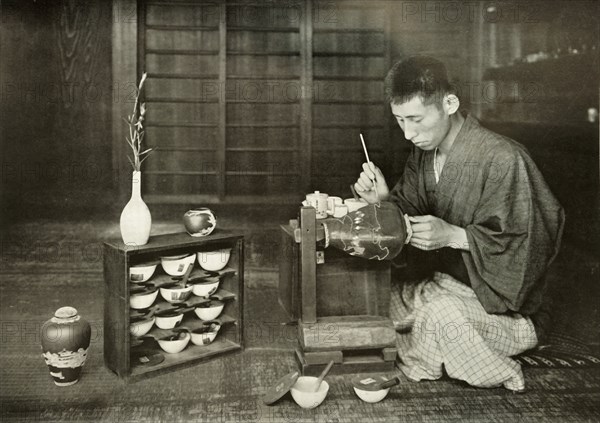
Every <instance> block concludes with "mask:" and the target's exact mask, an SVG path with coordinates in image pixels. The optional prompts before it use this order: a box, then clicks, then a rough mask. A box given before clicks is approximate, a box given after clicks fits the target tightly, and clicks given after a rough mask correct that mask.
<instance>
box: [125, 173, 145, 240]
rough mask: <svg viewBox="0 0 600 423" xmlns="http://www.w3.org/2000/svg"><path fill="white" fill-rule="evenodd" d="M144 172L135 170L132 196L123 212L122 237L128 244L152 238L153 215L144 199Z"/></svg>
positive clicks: (132, 181)
mask: <svg viewBox="0 0 600 423" xmlns="http://www.w3.org/2000/svg"><path fill="white" fill-rule="evenodd" d="M141 186H142V173H141V172H138V171H135V172H133V175H132V179H131V198H130V199H129V202H128V203H127V205H126V206H125V208H124V209H123V212H122V213H121V222H120V226H121V237H122V238H123V242H124V243H125V244H127V245H145V244H147V243H148V239H149V238H150V228H151V227H152V216H151V215H150V210H149V209H148V206H147V205H146V203H144V200H142V194H141V191H142V188H141Z"/></svg>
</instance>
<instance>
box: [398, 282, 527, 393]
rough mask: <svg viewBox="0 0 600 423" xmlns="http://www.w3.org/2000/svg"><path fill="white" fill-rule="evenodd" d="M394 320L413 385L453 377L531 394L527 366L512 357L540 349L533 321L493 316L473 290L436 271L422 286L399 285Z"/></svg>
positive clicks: (516, 316) (404, 369)
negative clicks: (524, 372)
mask: <svg viewBox="0 0 600 423" xmlns="http://www.w3.org/2000/svg"><path fill="white" fill-rule="evenodd" d="M390 317H391V318H392V319H393V320H394V324H395V325H396V329H397V331H398V333H397V347H398V355H399V357H400V360H401V361H402V363H401V364H400V365H399V367H400V370H402V372H403V373H404V374H405V375H406V377H408V378H409V379H411V380H414V381H419V380H423V379H439V378H440V377H441V376H442V366H444V368H445V370H446V373H447V374H448V376H450V377H452V378H455V379H460V380H463V381H465V382H467V383H469V384H470V385H473V386H478V387H496V386H504V387H505V388H507V389H510V390H513V391H522V390H524V389H525V381H524V378H523V372H522V371H521V366H520V365H519V364H518V363H517V362H515V361H514V360H512V359H511V358H510V357H511V356H513V355H517V354H519V353H522V352H524V351H526V350H528V349H531V348H533V347H535V345H536V344H537V337H536V335H535V330H534V327H533V323H532V322H531V319H529V318H528V317H523V316H521V315H520V314H516V313H513V314H502V315H499V314H488V313H487V312H486V311H485V310H484V308H483V306H482V305H481V303H480V302H479V300H478V299H477V296H476V295H475V292H474V291H473V290H472V289H471V288H470V287H468V286H467V285H465V284H463V283H461V282H459V281H457V280H456V279H454V278H453V277H451V276H449V275H446V274H443V273H438V272H436V273H435V274H434V276H433V278H431V279H426V280H424V281H422V282H419V283H417V284H404V285H402V284H393V289H392V296H391V303H390Z"/></svg>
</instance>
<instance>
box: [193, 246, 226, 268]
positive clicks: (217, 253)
mask: <svg viewBox="0 0 600 423" xmlns="http://www.w3.org/2000/svg"><path fill="white" fill-rule="evenodd" d="M197 255H198V264H200V267H202V268H203V269H204V270H209V271H211V272H217V271H219V270H222V269H223V268H224V267H225V266H227V263H228V262H229V257H231V248H221V249H219V250H214V251H199V252H198V254H197Z"/></svg>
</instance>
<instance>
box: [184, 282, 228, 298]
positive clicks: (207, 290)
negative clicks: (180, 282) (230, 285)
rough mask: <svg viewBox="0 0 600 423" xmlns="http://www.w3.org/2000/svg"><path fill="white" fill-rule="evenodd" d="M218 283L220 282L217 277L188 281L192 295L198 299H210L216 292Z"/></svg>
mask: <svg viewBox="0 0 600 423" xmlns="http://www.w3.org/2000/svg"><path fill="white" fill-rule="evenodd" d="M220 282H221V280H220V279H219V278H218V277H213V278H203V279H198V280H196V281H194V280H193V279H192V280H190V281H189V283H190V285H192V293H193V294H194V295H197V296H198V297H210V296H211V295H212V294H214V293H215V292H217V289H219V283H220Z"/></svg>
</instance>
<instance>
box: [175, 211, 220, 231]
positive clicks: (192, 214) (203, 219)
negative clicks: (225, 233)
mask: <svg viewBox="0 0 600 423" xmlns="http://www.w3.org/2000/svg"><path fill="white" fill-rule="evenodd" d="M183 224H184V225H185V230H186V231H187V233H188V234H190V235H191V236H194V237H201V236H207V235H210V234H211V233H212V231H214V230H215V228H216V227H217V218H216V217H215V214H214V213H213V212H212V211H211V210H210V209H208V208H206V207H199V208H196V209H192V210H188V211H187V212H185V214H184V215H183Z"/></svg>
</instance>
